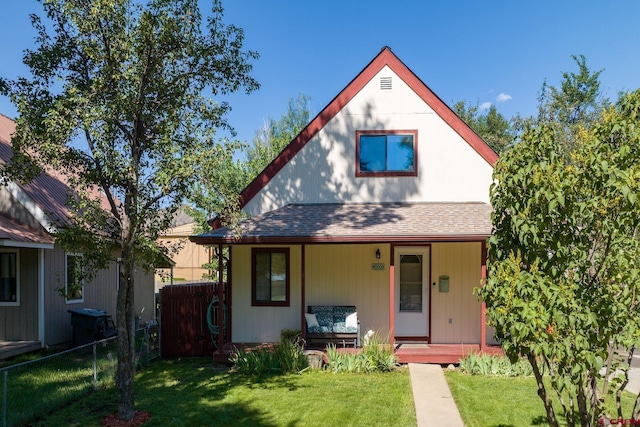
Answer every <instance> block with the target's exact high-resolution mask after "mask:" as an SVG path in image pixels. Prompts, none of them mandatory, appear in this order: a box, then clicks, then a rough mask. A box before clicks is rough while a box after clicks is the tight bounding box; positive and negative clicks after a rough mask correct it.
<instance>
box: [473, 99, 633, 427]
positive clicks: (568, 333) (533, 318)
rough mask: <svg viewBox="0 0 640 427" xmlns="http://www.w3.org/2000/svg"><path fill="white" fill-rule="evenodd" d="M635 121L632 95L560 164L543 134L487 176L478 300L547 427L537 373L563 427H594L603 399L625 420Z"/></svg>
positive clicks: (579, 137) (541, 130)
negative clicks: (489, 228)
mask: <svg viewBox="0 0 640 427" xmlns="http://www.w3.org/2000/svg"><path fill="white" fill-rule="evenodd" d="M639 119H640V90H638V91H636V92H634V93H631V94H627V95H625V96H623V97H622V98H621V99H620V101H619V102H618V104H617V106H615V107H608V108H607V109H605V110H603V111H602V112H601V113H600V117H599V119H598V120H597V121H596V123H595V124H594V125H593V126H591V127H590V128H589V129H586V128H582V129H581V131H580V132H578V133H576V134H575V135H574V136H573V138H574V139H573V149H572V151H571V152H570V153H566V151H565V149H566V147H565V146H563V144H565V143H566V140H565V139H564V138H562V135H560V134H559V133H558V132H557V129H556V128H555V127H554V126H553V124H546V123H543V124H541V125H539V126H537V127H530V128H528V129H526V131H525V132H524V134H523V136H522V141H521V142H520V143H519V145H518V149H517V150H516V149H514V150H509V151H507V152H506V153H505V154H504V155H503V156H502V157H501V158H500V159H499V160H498V163H497V164H496V167H495V172H494V180H495V181H494V184H493V186H492V188H491V203H492V206H493V209H494V212H493V215H492V221H493V224H494V234H493V236H492V237H491V239H490V241H489V253H488V261H489V275H488V280H487V282H486V284H485V286H484V287H482V288H480V289H479V290H478V292H479V295H480V296H481V298H482V299H483V300H484V301H485V302H486V304H487V314H488V319H489V322H490V324H492V325H493V326H495V328H496V336H497V338H498V339H499V340H500V341H501V342H502V346H503V349H504V351H505V353H506V354H507V355H508V356H509V357H510V358H511V359H514V360H515V359H517V358H518V357H519V356H524V357H526V358H527V360H528V361H529V362H530V364H531V366H532V368H533V370H534V373H535V377H536V380H537V383H538V394H539V396H540V398H541V399H542V401H543V402H544V405H545V408H546V413H547V421H548V423H549V425H552V426H557V425H558V424H559V422H558V419H557V416H556V414H555V412H554V408H553V406H552V405H551V397H550V393H551V391H550V390H548V389H547V386H546V385H545V383H544V382H543V381H542V376H543V374H548V375H549V377H550V379H551V382H550V384H551V388H552V389H553V391H555V393H556V394H557V396H558V398H559V399H560V402H561V404H562V407H563V410H564V414H565V419H566V423H567V425H569V426H574V425H576V424H577V425H582V426H593V425H596V424H597V422H598V417H601V416H603V407H602V403H603V400H604V396H605V395H606V394H607V393H616V396H617V399H618V414H617V416H618V417H619V418H623V414H622V412H621V409H620V406H619V401H620V394H621V393H622V390H623V389H624V387H625V385H626V382H627V381H628V369H629V362H630V360H631V356H632V355H633V351H634V348H635V345H636V344H637V343H638V339H639V338H640V317H639V316H638V315H637V313H638V309H640V301H639V298H640V270H639V266H640V241H639V240H638V231H639V230H638V227H639V225H640V129H639V128H638V123H639ZM621 350H623V351H626V353H627V354H628V355H629V356H626V355H625V354H624V352H622V353H621V352H620V351H621ZM603 368H604V369H603ZM639 403H640V396H639V398H638V401H637V403H636V407H635V408H634V409H633V414H630V415H631V416H633V417H634V418H637V417H638V415H639V414H640V406H639ZM627 418H628V416H627Z"/></svg>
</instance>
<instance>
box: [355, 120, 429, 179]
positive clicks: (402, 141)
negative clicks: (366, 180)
mask: <svg viewBox="0 0 640 427" xmlns="http://www.w3.org/2000/svg"><path fill="white" fill-rule="evenodd" d="M417 175H418V131H417V130H397V131H377V130H376V131H372V130H359V131H356V176H362V177H367V176H417Z"/></svg>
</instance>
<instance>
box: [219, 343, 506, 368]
mask: <svg viewBox="0 0 640 427" xmlns="http://www.w3.org/2000/svg"><path fill="white" fill-rule="evenodd" d="M251 346H252V345H249V344H231V343H227V344H225V345H224V347H223V348H222V350H217V351H215V352H214V353H213V359H214V360H215V361H216V362H222V363H228V362H229V357H230V356H231V353H232V352H233V350H234V348H248V347H251ZM253 346H255V345H253ZM315 350H323V349H315ZM339 350H342V351H350V352H353V351H360V349H353V348H345V349H342V348H339ZM483 352H484V353H489V354H504V353H503V351H502V348H500V346H493V345H491V346H485V348H484V350H483ZM395 353H396V356H397V357H398V361H399V362H400V363H433V364H439V365H448V364H451V363H453V364H456V363H459V361H460V359H461V358H462V357H464V356H467V355H469V354H471V353H480V344H396V349H395Z"/></svg>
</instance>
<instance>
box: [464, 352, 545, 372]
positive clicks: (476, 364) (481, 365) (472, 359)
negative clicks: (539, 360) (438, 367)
mask: <svg viewBox="0 0 640 427" xmlns="http://www.w3.org/2000/svg"><path fill="white" fill-rule="evenodd" d="M460 370H462V371H463V372H466V373H468V374H470V375H488V376H493V377H530V376H532V375H533V370H532V368H531V365H530V364H529V362H527V361H526V360H524V359H520V360H518V361H517V362H516V363H511V362H510V361H509V359H508V358H507V357H505V356H495V355H490V354H486V353H472V354H470V355H468V356H466V357H464V358H462V359H460Z"/></svg>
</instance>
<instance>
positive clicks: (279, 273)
mask: <svg viewBox="0 0 640 427" xmlns="http://www.w3.org/2000/svg"><path fill="white" fill-rule="evenodd" d="M251 268H252V285H251V303H252V305H264V306H287V307H288V306H289V248H253V249H252V251H251Z"/></svg>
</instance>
